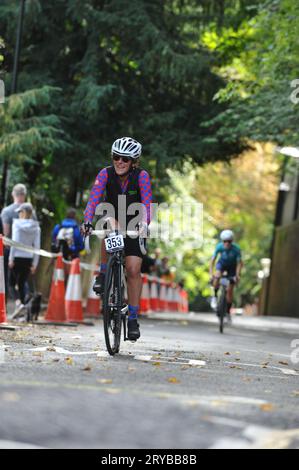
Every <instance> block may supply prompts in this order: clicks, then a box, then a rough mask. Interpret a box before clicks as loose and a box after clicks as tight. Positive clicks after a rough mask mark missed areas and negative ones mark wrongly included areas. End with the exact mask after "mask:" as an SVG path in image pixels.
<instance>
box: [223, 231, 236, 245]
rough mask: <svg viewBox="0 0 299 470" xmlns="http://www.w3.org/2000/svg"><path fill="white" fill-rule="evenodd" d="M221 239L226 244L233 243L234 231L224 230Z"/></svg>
mask: <svg viewBox="0 0 299 470" xmlns="http://www.w3.org/2000/svg"><path fill="white" fill-rule="evenodd" d="M220 239H221V240H222V241H223V242H224V241H226V240H230V241H232V240H233V239H234V232H233V231H232V230H223V231H222V232H221V233H220Z"/></svg>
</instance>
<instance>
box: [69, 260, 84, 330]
mask: <svg viewBox="0 0 299 470" xmlns="http://www.w3.org/2000/svg"><path fill="white" fill-rule="evenodd" d="M65 311H66V317H67V319H68V321H73V322H83V308H82V288H81V277H80V260H79V258H75V259H73V261H72V264H71V271H70V275H69V279H68V283H67V288H66V294H65Z"/></svg>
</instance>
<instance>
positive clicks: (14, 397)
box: [1, 392, 21, 402]
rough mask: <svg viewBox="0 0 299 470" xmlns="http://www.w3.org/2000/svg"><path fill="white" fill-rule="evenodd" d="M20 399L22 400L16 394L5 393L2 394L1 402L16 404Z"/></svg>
mask: <svg viewBox="0 0 299 470" xmlns="http://www.w3.org/2000/svg"><path fill="white" fill-rule="evenodd" d="M20 398H21V397H20V395H18V394H17V393H14V392H5V393H2V395H1V400H3V401H11V402H14V401H19V400H20Z"/></svg>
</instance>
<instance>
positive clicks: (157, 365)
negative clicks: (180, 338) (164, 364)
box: [153, 362, 161, 367]
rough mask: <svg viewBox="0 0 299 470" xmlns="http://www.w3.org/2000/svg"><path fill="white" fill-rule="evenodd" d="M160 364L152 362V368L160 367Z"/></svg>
mask: <svg viewBox="0 0 299 470" xmlns="http://www.w3.org/2000/svg"><path fill="white" fill-rule="evenodd" d="M160 365H161V362H153V366H156V367H160Z"/></svg>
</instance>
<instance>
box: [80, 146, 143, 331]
mask: <svg viewBox="0 0 299 470" xmlns="http://www.w3.org/2000/svg"><path fill="white" fill-rule="evenodd" d="M141 152H142V147H141V144H140V143H139V142H137V141H136V140H134V139H132V138H131V137H122V138H120V139H117V140H116V141H115V142H114V143H113V145H112V149H111V157H112V165H111V166H108V167H106V168H103V169H102V170H101V171H100V172H99V174H98V176H97V178H96V180H95V183H94V186H93V188H92V190H91V193H90V196H89V201H88V203H87V206H86V209H85V212H84V224H83V226H82V230H83V232H84V234H85V235H89V234H90V233H92V228H93V227H92V221H93V218H94V214H95V210H96V207H97V206H98V204H99V203H101V202H105V203H110V204H111V205H112V206H113V208H114V210H115V215H116V217H115V219H112V218H111V217H108V216H106V215H105V214H104V215H103V216H102V217H101V219H102V220H103V222H107V223H108V224H109V226H110V227H113V228H117V227H118V226H119V224H118V221H119V220H118V219H121V218H122V217H123V216H124V214H123V213H121V212H122V211H124V210H126V214H125V221H126V227H121V228H122V229H124V228H125V229H127V227H128V223H129V222H130V221H131V220H132V219H134V218H135V217H136V215H135V214H134V215H128V207H129V206H130V204H134V203H141V204H143V207H144V209H145V214H143V216H142V221H141V222H140V223H139V233H140V235H141V236H142V234H144V235H146V234H147V226H148V224H149V223H150V217H151V215H150V207H151V206H150V205H151V202H152V190H151V181H150V176H149V174H148V173H147V172H146V171H145V170H143V169H142V168H139V167H138V164H139V158H140V156H141ZM120 195H124V196H125V204H124V207H123V208H122V207H119V198H118V196H120ZM103 227H104V226H103ZM107 228H109V227H107ZM124 242H125V257H126V259H125V267H126V274H127V288H128V303H129V305H128V338H129V339H130V340H137V339H138V338H139V337H140V330H139V324H138V322H137V319H138V313H139V302H140V296H141V288H142V281H141V264H142V257H143V255H142V253H141V250H140V245H139V239H138V238H130V237H128V236H126V237H125V239H124ZM106 267H107V252H106V249H105V244H104V240H103V241H102V248H101V265H100V274H99V275H98V276H97V278H96V281H95V284H94V286H93V289H94V291H95V292H96V293H97V294H100V295H101V294H103V291H104V282H105V272H106Z"/></svg>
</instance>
